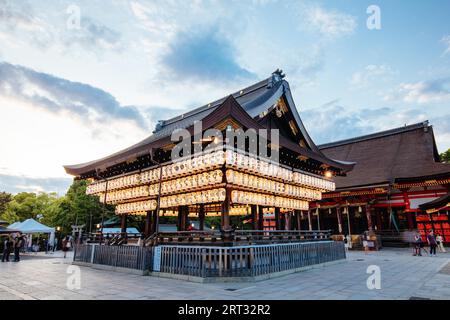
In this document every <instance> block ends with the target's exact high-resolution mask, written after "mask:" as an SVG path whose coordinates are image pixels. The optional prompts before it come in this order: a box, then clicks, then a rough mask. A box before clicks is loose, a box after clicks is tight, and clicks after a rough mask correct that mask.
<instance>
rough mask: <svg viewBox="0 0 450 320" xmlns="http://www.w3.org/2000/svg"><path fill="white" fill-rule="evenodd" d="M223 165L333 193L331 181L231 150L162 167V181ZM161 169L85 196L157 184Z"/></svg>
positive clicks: (91, 189)
mask: <svg viewBox="0 0 450 320" xmlns="http://www.w3.org/2000/svg"><path fill="white" fill-rule="evenodd" d="M224 163H226V164H227V165H228V166H232V167H235V168H239V169H241V170H245V171H250V172H253V173H256V174H259V175H263V176H268V177H271V178H277V179H282V180H285V181H289V182H293V183H296V184H300V185H303V186H308V187H312V188H316V189H319V190H323V191H334V190H335V184H334V182H333V181H329V180H326V179H322V178H318V177H313V176H310V175H308V174H304V173H300V172H294V171H292V170H288V169H285V168H282V167H280V166H279V165H277V164H273V163H269V162H266V161H262V160H258V159H256V158H254V157H249V156H246V155H243V154H240V153H237V152H234V151H231V150H227V151H225V152H224V151H216V152H212V153H209V154H204V155H200V156H195V157H193V158H192V159H187V160H182V161H178V162H175V163H172V164H170V165H166V166H164V167H162V179H163V180H167V179H171V178H176V177H178V176H182V175H186V174H189V173H196V172H201V171H206V170H212V169H214V168H219V167H221V166H222V165H223V164H224ZM159 176H160V168H155V169H150V170H145V171H142V172H141V173H134V174H130V175H126V176H121V177H118V178H113V179H111V180H108V182H107V183H106V182H105V181H99V182H93V183H91V184H90V185H88V187H87V189H86V193H87V194H98V193H101V192H105V191H106V188H107V189H108V191H110V190H116V189H122V188H130V187H134V186H137V185H141V184H149V183H152V182H157V181H159V178H160V177H159Z"/></svg>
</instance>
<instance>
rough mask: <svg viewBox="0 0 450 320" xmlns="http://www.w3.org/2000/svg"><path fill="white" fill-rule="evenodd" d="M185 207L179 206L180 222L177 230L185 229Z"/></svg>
mask: <svg viewBox="0 0 450 320" xmlns="http://www.w3.org/2000/svg"><path fill="white" fill-rule="evenodd" d="M184 227H185V224H184V207H183V206H178V223H177V230H178V231H184Z"/></svg>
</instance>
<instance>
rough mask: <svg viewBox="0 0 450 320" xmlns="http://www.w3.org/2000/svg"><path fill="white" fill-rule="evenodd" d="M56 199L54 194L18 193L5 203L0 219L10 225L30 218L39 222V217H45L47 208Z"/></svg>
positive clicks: (56, 196)
mask: <svg viewBox="0 0 450 320" xmlns="http://www.w3.org/2000/svg"><path fill="white" fill-rule="evenodd" d="M57 198H58V195H57V194H56V193H44V192H40V193H37V194H36V193H31V192H21V193H18V194H16V195H15V196H13V197H12V200H11V201H10V202H8V203H7V205H6V210H5V211H4V213H3V214H1V216H0V217H1V218H2V219H4V220H6V221H8V222H10V223H13V222H16V221H23V220H26V219H30V218H33V219H37V220H39V217H44V216H45V215H47V213H48V212H47V211H48V208H49V207H50V205H51V204H52V203H53V202H54V201H55V200H56V199H57Z"/></svg>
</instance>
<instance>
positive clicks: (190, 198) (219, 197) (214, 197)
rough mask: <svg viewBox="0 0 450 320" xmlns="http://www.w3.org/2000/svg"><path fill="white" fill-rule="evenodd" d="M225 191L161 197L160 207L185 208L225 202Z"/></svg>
mask: <svg viewBox="0 0 450 320" xmlns="http://www.w3.org/2000/svg"><path fill="white" fill-rule="evenodd" d="M225 195H226V191H225V189H224V188H219V189H212V190H205V191H198V192H190V193H183V194H178V195H175V196H168V197H161V202H160V207H161V208H170V207H177V206H187V205H191V204H200V203H212V202H222V201H224V200H225Z"/></svg>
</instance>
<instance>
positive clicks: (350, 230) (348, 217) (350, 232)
mask: <svg viewBox="0 0 450 320" xmlns="http://www.w3.org/2000/svg"><path fill="white" fill-rule="evenodd" d="M346 211H347V228H348V234H352V226H351V223H350V207H347V210H346Z"/></svg>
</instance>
